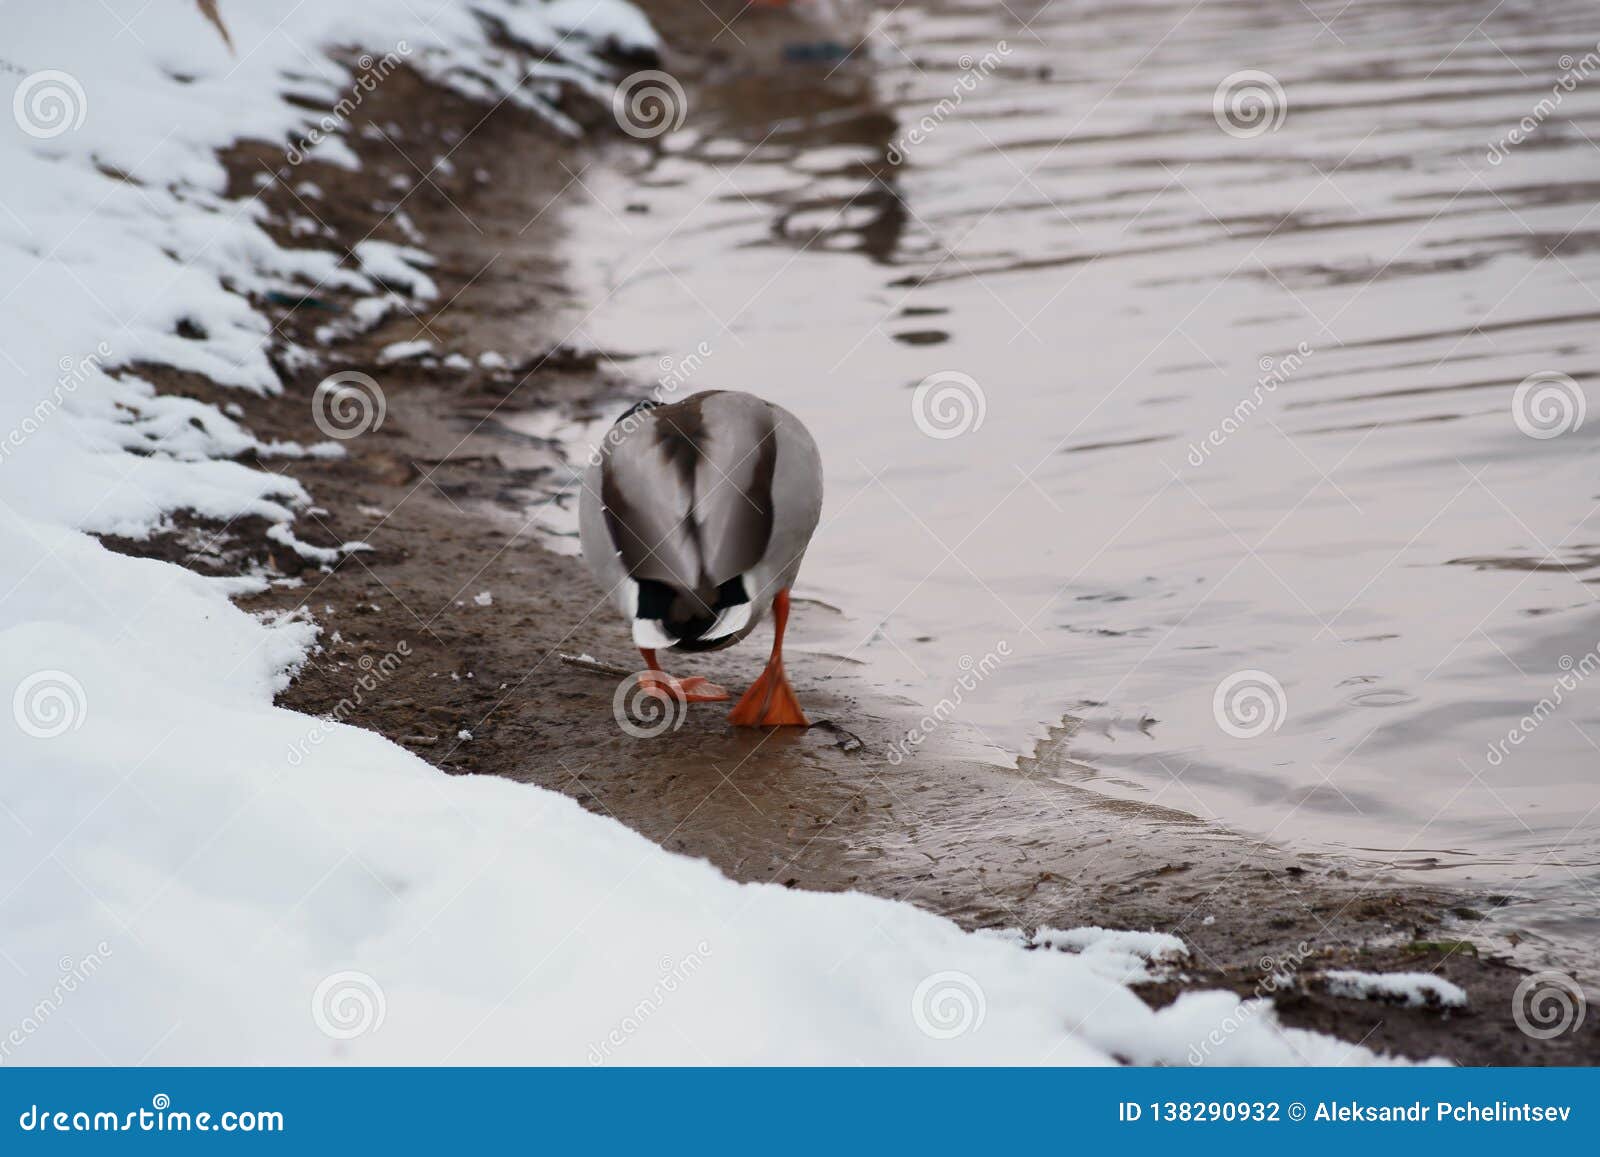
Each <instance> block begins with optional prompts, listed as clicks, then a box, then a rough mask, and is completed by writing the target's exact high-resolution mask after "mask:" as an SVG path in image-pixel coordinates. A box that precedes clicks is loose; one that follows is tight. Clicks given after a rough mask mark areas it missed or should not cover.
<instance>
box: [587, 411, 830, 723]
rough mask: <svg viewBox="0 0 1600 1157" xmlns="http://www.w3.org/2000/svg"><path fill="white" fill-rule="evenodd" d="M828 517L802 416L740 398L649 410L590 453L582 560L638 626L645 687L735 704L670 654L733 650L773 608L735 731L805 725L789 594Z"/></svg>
mask: <svg viewBox="0 0 1600 1157" xmlns="http://www.w3.org/2000/svg"><path fill="white" fill-rule="evenodd" d="M821 516H822V457H821V454H820V453H819V452H818V450H817V444H816V441H815V439H813V438H812V436H811V433H810V431H808V430H807V429H806V427H805V426H804V424H802V423H801V421H800V419H799V418H796V417H795V416H794V415H793V414H791V413H790V412H789V411H788V410H785V409H784V408H783V407H782V406H778V405H775V404H774V403H772V402H769V401H767V400H765V399H764V398H759V397H757V396H756V395H754V394H750V393H745V392H743V391H741V390H705V391H702V392H700V393H695V394H691V395H689V396H688V397H685V398H684V399H682V400H681V401H675V402H670V403H663V402H661V401H659V400H657V399H650V400H647V401H644V402H640V403H638V404H637V405H634V406H632V407H631V408H629V409H628V410H627V411H626V412H625V413H623V414H622V415H620V416H619V417H618V418H617V419H616V421H615V422H614V423H613V424H612V426H611V427H610V429H609V430H608V431H607V433H606V435H605V437H604V438H603V439H602V440H601V445H599V446H597V447H596V448H595V451H594V452H593V453H592V454H591V455H590V459H589V463H588V465H587V467H586V469H585V470H584V473H583V489H582V492H581V496H580V498H579V501H578V536H579V541H580V543H581V545H582V549H583V558H584V561H585V563H586V564H587V566H588V568H589V571H590V573H591V574H592V575H593V576H594V578H595V580H596V581H597V582H598V583H599V584H600V585H601V586H602V587H603V588H605V590H606V592H607V594H608V596H609V597H610V599H611V601H612V602H613V603H614V604H615V606H616V608H617V609H618V610H619V611H620V612H621V613H622V616H623V618H624V619H625V620H626V621H627V622H628V624H629V629H630V630H631V632H632V636H633V643H634V646H635V647H637V648H638V651H639V654H640V656H641V657H642V658H643V659H644V663H645V670H643V671H641V672H640V673H639V675H638V679H639V682H640V684H641V685H642V686H644V687H645V688H646V689H647V690H649V691H650V692H651V693H652V694H655V695H658V696H660V697H662V698H670V699H676V700H679V701H682V702H685V703H707V702H719V701H724V700H728V699H730V698H731V696H730V695H729V694H728V692H727V690H726V689H725V688H723V687H720V686H717V685H716V684H714V683H711V682H709V681H708V680H707V679H705V678H704V677H702V676H688V677H685V678H678V677H675V676H672V675H669V674H667V673H666V672H665V671H664V670H663V669H662V668H661V665H660V662H659V659H658V655H659V653H660V652H662V651H678V652H686V653H691V654H692V653H698V652H702V651H718V650H722V649H723V648H726V647H732V646H734V645H735V644H737V643H740V642H742V641H743V640H745V639H746V638H748V637H749V636H750V634H751V633H752V632H753V631H754V630H755V629H756V627H757V626H759V625H760V623H761V622H762V621H763V620H764V619H765V618H766V617H767V616H768V615H769V614H770V615H771V618H772V622H773V639H772V650H771V652H770V654H769V655H768V658H767V663H766V666H765V668H764V669H763V670H762V672H761V675H760V677H759V678H758V679H756V681H755V682H754V683H753V684H751V686H750V688H749V690H747V691H746V692H745V693H744V695H743V696H741V697H740V699H739V701H738V702H737V703H736V704H734V706H733V709H732V710H731V711H730V712H729V714H728V720H729V722H730V723H732V724H733V725H734V726H736V727H786V726H795V727H809V726H810V720H809V719H808V718H807V717H806V714H805V712H804V711H803V710H802V709H801V707H800V702H799V700H798V699H797V698H796V696H795V693H794V689H793V688H792V687H791V686H790V684H789V680H788V677H787V676H786V675H785V673H784V665H783V640H784V632H785V630H786V629H787V628H788V623H789V610H790V590H791V588H793V586H794V582H795V579H796V577H797V576H798V575H799V573H800V565H801V563H802V561H803V560H804V558H805V554H806V550H807V548H808V547H809V546H810V543H811V537H812V535H813V534H814V533H815V532H816V529H817V523H818V521H819V520H820V518H821Z"/></svg>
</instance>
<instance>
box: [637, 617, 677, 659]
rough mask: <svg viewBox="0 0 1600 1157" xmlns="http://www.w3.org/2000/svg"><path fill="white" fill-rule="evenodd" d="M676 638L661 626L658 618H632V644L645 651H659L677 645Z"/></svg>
mask: <svg viewBox="0 0 1600 1157" xmlns="http://www.w3.org/2000/svg"><path fill="white" fill-rule="evenodd" d="M677 642H678V640H677V639H674V638H673V637H672V636H671V635H669V634H667V632H666V631H665V630H664V629H663V628H662V626H661V622H660V620H658V619H634V620H633V645H634V646H636V647H643V648H644V649H645V650H647V651H659V650H661V649H662V648H664V647H672V646H676V645H677Z"/></svg>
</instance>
